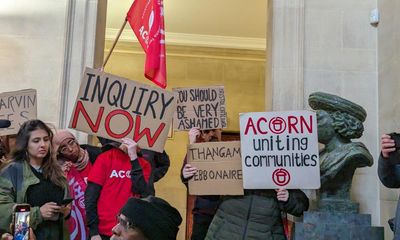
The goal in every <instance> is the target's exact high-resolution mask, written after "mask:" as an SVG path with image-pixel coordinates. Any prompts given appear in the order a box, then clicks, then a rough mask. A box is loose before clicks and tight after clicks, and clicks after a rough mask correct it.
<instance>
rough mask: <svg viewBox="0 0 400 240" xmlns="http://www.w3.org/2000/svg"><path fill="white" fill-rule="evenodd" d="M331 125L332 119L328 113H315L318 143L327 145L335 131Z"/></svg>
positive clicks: (320, 111)
mask: <svg viewBox="0 0 400 240" xmlns="http://www.w3.org/2000/svg"><path fill="white" fill-rule="evenodd" d="M332 124H333V119H332V117H331V116H330V115H329V113H328V112H326V111H324V110H318V111H317V125H318V141H319V142H320V143H323V144H326V143H328V142H329V141H330V140H331V139H332V137H333V136H334V135H335V129H334V128H333V125H332Z"/></svg>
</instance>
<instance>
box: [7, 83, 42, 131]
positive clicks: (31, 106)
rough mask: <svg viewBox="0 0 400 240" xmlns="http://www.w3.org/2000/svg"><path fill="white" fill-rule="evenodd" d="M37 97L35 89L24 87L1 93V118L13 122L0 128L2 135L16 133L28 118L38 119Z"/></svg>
mask: <svg viewBox="0 0 400 240" xmlns="http://www.w3.org/2000/svg"><path fill="white" fill-rule="evenodd" d="M36 114H37V97H36V90H35V89H24V90H20V91H14V92H4V93H1V94H0V119H7V120H9V121H10V122H11V126H10V127H8V128H2V129H0V136H4V135H11V134H16V133H17V132H18V130H19V128H20V126H21V125H22V124H23V123H24V122H25V121H27V120H30V119H36V118H37V117H36Z"/></svg>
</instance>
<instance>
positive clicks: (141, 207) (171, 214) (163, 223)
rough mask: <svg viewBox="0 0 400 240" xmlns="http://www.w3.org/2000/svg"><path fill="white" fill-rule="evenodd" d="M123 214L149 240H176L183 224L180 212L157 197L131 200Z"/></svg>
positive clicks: (124, 208) (125, 206) (122, 211)
mask: <svg viewBox="0 0 400 240" xmlns="http://www.w3.org/2000/svg"><path fill="white" fill-rule="evenodd" d="M121 214H123V215H125V217H127V219H128V222H129V223H131V224H134V225H135V226H136V227H138V228H139V229H140V230H141V231H142V232H143V234H144V235H145V237H146V238H148V239H149V240H175V239H176V235H177V233H178V230H179V225H180V224H181V222H182V218H181V215H180V214H179V212H178V210H176V209H175V208H174V207H172V206H171V205H169V203H168V202H166V201H165V200H163V199H161V198H157V197H153V196H151V197H148V198H142V199H139V198H130V199H129V200H128V202H127V203H126V204H125V205H124V206H123V207H122V209H121Z"/></svg>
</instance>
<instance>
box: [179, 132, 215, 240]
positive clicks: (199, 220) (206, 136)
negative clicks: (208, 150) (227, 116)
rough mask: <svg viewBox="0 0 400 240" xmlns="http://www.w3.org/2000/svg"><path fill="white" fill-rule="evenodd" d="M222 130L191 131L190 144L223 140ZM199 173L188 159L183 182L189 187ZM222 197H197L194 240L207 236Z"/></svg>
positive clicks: (194, 210)
mask: <svg viewBox="0 0 400 240" xmlns="http://www.w3.org/2000/svg"><path fill="white" fill-rule="evenodd" d="M221 132H222V131H221V129H212V130H200V129H198V128H192V129H190V131H189V143H190V144H193V143H198V142H213V141H220V140H221ZM196 171H197V168H195V167H193V166H192V165H190V164H187V157H185V160H184V162H183V166H182V170H181V180H182V182H183V183H184V184H186V185H187V183H188V180H189V179H191V178H192V177H193V176H194V175H195V173H196ZM219 199H220V196H218V195H214V196H210V195H207V196H196V201H195V205H194V208H193V210H192V214H193V228H192V236H191V239H192V240H203V239H204V238H205V236H206V234H207V231H208V227H209V225H210V223H211V221H212V219H213V217H214V214H215V211H216V209H217V207H218V203H219Z"/></svg>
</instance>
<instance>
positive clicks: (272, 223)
mask: <svg viewBox="0 0 400 240" xmlns="http://www.w3.org/2000/svg"><path fill="white" fill-rule="evenodd" d="M307 209H308V198H307V196H306V195H305V194H304V193H303V192H302V191H300V190H289V199H288V201H287V202H286V203H283V202H279V201H278V200H277V199H276V193H275V191H274V190H262V191H259V193H257V194H253V193H249V192H247V193H245V195H244V196H240V197H226V199H225V200H224V201H223V202H222V203H221V204H220V206H219V207H218V211H217V213H216V215H215V216H214V219H213V221H212V222H211V225H210V227H209V229H208V232H207V236H206V238H205V240H285V239H286V237H285V233H284V229H283V224H282V215H281V212H287V213H290V214H292V215H295V216H301V215H302V214H303V211H306V210H307Z"/></svg>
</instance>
